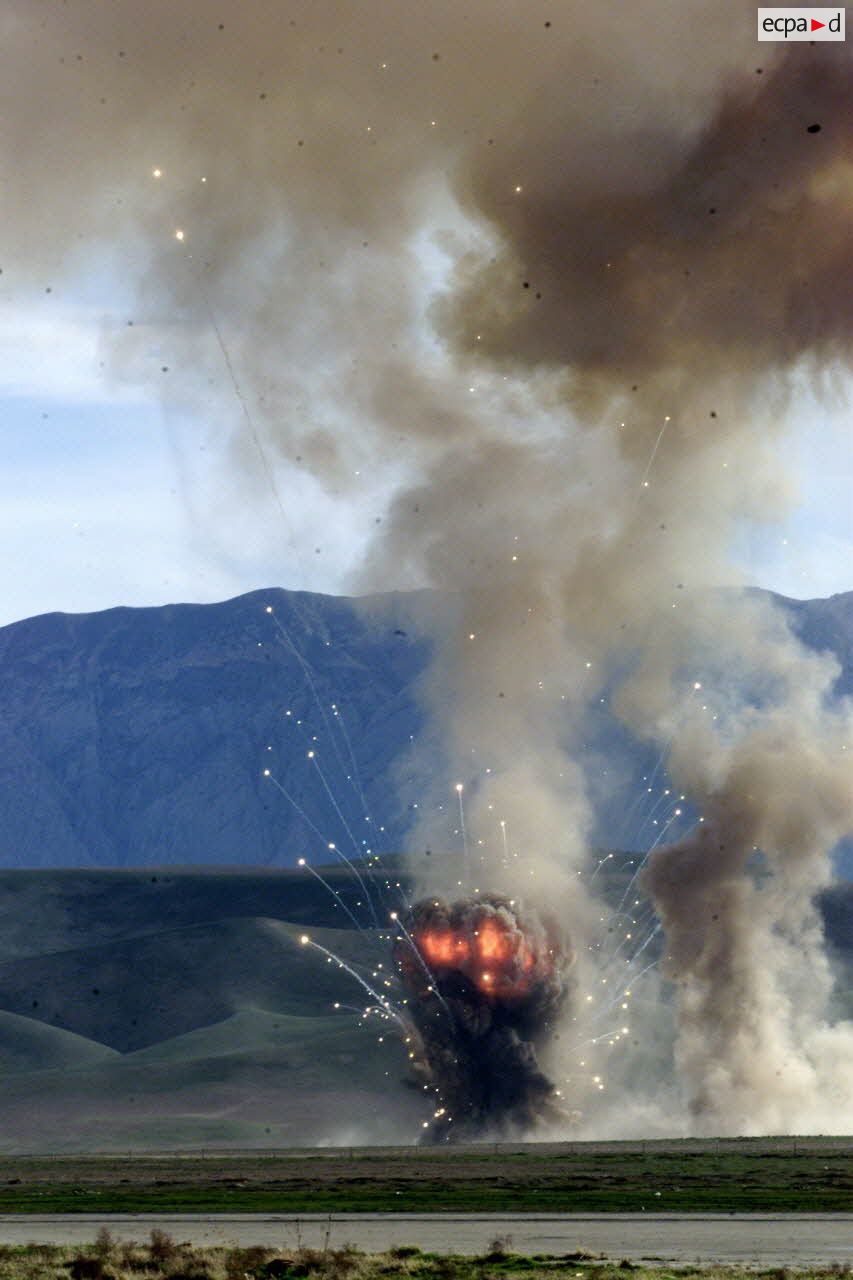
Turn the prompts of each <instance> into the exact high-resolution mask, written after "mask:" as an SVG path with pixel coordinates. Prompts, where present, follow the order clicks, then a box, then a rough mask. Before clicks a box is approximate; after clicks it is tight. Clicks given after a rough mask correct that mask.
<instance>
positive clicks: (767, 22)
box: [758, 5, 846, 43]
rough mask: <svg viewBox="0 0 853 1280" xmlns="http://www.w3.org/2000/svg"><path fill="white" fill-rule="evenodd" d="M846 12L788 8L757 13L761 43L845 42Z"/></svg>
mask: <svg viewBox="0 0 853 1280" xmlns="http://www.w3.org/2000/svg"><path fill="white" fill-rule="evenodd" d="M845 14H846V10H845V9H838V8H836V9H812V8H806V7H800V8H797V7H794V6H793V5H790V6H789V5H786V6H785V7H783V8H778V9H759V10H758V38H759V40H774V41H779V42H781V43H788V42H789V41H792V40H807V41H812V40H843V39H844V38H845V22H844V18H845Z"/></svg>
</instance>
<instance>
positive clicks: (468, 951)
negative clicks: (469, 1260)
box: [394, 894, 573, 1142]
mask: <svg viewBox="0 0 853 1280" xmlns="http://www.w3.org/2000/svg"><path fill="white" fill-rule="evenodd" d="M399 928H400V933H399V935H398V937H397V939H396V942H395V944H394V961H395V964H396V967H397V972H398V973H399V976H400V980H401V982H402V984H403V986H404V988H405V990H406V992H407V995H408V1008H409V1012H410V1014H411V1017H412V1020H413V1022H414V1025H415V1028H416V1030H417V1032H418V1036H419V1043H418V1046H417V1052H416V1056H415V1070H416V1072H417V1074H418V1077H419V1079H422V1080H423V1081H424V1082H425V1087H426V1088H427V1089H429V1090H431V1091H432V1092H433V1093H434V1094H435V1096H436V1099H437V1104H436V1110H435V1113H434V1117H433V1124H432V1126H431V1128H430V1129H429V1133H428V1140H429V1141H432V1142H449V1141H458V1140H460V1139H462V1138H470V1137H474V1136H478V1137H479V1136H482V1135H483V1134H484V1133H486V1132H492V1133H495V1134H507V1133H512V1132H515V1133H526V1132H528V1131H529V1130H531V1129H533V1128H536V1127H537V1125H540V1124H542V1123H543V1122H547V1121H549V1120H551V1121H553V1120H555V1119H558V1118H559V1117H560V1114H561V1113H560V1110H559V1107H558V1105H557V1096H558V1095H557V1093H556V1090H555V1088H554V1086H553V1084H552V1083H551V1081H550V1080H549V1079H548V1077H547V1076H546V1075H545V1074H544V1072H543V1071H542V1070H541V1068H540V1066H539V1062H538V1058H537V1050H538V1049H540V1048H541V1047H542V1045H543V1043H544V1042H545V1041H546V1040H547V1038H548V1035H549V1033H550V1032H551V1030H552V1028H553V1025H554V1020H555V1018H556V1015H557V1014H558V1012H559V1010H560V1009H561V1007H562V1004H563V1001H564V999H565V997H566V994H567V986H566V974H567V971H568V969H569V967H570V965H571V961H572V958H573V957H572V955H571V953H570V951H569V950H568V949H567V947H566V946H565V944H564V943H563V942H562V940H561V938H560V934H559V931H558V928H557V926H556V924H555V923H554V922H553V921H550V920H547V921H546V920H543V919H541V918H540V917H539V916H538V915H537V914H536V913H535V912H534V911H533V910H532V909H531V908H530V907H527V906H522V905H521V904H520V903H518V902H516V900H514V899H510V898H504V897H501V896H499V895H497V894H489V895H484V896H482V897H477V898H466V899H464V900H462V901H460V902H454V903H453V904H448V903H447V902H444V901H442V900H441V899H438V898H427V899H424V900H422V901H421V902H418V903H416V904H415V905H414V906H413V907H412V909H411V912H410V914H409V916H408V918H407V919H406V920H405V921H401V922H399Z"/></svg>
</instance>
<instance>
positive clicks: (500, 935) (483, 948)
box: [477, 920, 509, 960]
mask: <svg viewBox="0 0 853 1280" xmlns="http://www.w3.org/2000/svg"><path fill="white" fill-rule="evenodd" d="M479 934H480V936H479V938H478V940H477V949H478V951H479V952H480V955H481V956H482V957H483V959H484V960H505V959H506V958H507V953H508V951H509V939H508V938H507V936H506V934H505V933H504V931H503V930H502V929H499V928H498V926H497V924H496V923H495V922H494V920H487V921H486V922H485V924H484V925H483V927H482V929H480V931H479Z"/></svg>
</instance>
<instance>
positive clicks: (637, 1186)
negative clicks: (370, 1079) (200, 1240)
mask: <svg viewBox="0 0 853 1280" xmlns="http://www.w3.org/2000/svg"><path fill="white" fill-rule="evenodd" d="M652 1209H654V1210H659V1211H665V1212H679V1213H744V1212H755V1213H758V1212H765V1213H786V1212H798V1213H815V1212H817V1213H830V1212H853V1151H851V1148H850V1147H847V1149H842V1150H826V1151H822V1152H819V1153H815V1152H810V1153H802V1154H795V1153H793V1152H788V1153H786V1154H774V1153H772V1150H771V1151H769V1152H768V1151H763V1152H753V1153H749V1152H741V1151H736V1150H734V1151H733V1150H729V1151H719V1152H714V1151H699V1152H686V1151H683V1152H674V1151H672V1150H670V1151H663V1152H654V1151H650V1152H647V1153H645V1154H643V1153H637V1152H636V1151H634V1152H630V1151H626V1152H612V1151H611V1152H605V1153H602V1152H600V1151H599V1152H595V1151H592V1152H584V1151H582V1150H580V1149H575V1150H573V1151H571V1152H567V1153H563V1154H550V1155H537V1154H531V1153H530V1152H529V1151H526V1152H523V1153H512V1152H501V1153H495V1152H489V1151H484V1152H482V1153H474V1154H472V1153H470V1152H468V1153H466V1154H465V1155H464V1157H462V1156H461V1155H460V1156H457V1155H456V1154H455V1153H454V1152H453V1151H452V1150H450V1151H441V1152H433V1151H428V1150H425V1151H423V1152H417V1151H413V1152H410V1153H408V1154H406V1155H403V1156H397V1157H395V1158H388V1157H379V1156H371V1155H366V1154H362V1155H356V1156H353V1155H349V1156H347V1155H339V1156H338V1155H335V1156H329V1155H324V1156H323V1157H322V1158H318V1157H312V1156H310V1155H305V1154H303V1155H301V1156H296V1157H285V1156H275V1155H265V1156H245V1157H243V1156H224V1157H221V1158H217V1157H215V1156H214V1157H206V1158H204V1159H203V1160H202V1159H198V1158H193V1157H183V1158H172V1159H169V1158H162V1157H161V1158H159V1159H146V1158H145V1157H138V1158H130V1159H120V1158H117V1157H101V1158H93V1157H89V1158H86V1159H78V1160H75V1159H74V1158H73V1157H70V1158H67V1159H63V1160H54V1161H49V1160H44V1159H37V1158H31V1157H18V1158H6V1159H4V1160H2V1161H0V1212H2V1213H74V1212H79V1213H157V1212H172V1213H181V1212H184V1213H192V1212H196V1213H294V1214H300V1213H358V1212H364V1213H369V1212H383V1213H387V1212H395V1211H396V1212H401V1213H413V1212H414V1213H430V1212H436V1213H438V1212H447V1211H451V1212H456V1213H490V1212H491V1213H502V1212H512V1213H571V1212H595V1213H606V1212H621V1213H628V1212H640V1211H642V1210H645V1211H649V1210H652Z"/></svg>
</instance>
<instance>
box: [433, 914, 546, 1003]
mask: <svg viewBox="0 0 853 1280" xmlns="http://www.w3.org/2000/svg"><path fill="white" fill-rule="evenodd" d="M414 940H415V943H416V945H417V948H418V950H419V951H420V953H421V955H422V956H423V958H424V961H425V962H426V964H427V965H428V966H429V968H430V969H433V970H435V971H436V972H437V974H438V975H439V976H441V975H442V973H444V972H446V971H448V970H450V971H452V970H454V969H455V970H457V971H458V972H459V973H461V974H463V975H464V976H465V977H466V978H468V980H469V981H470V982H472V983H473V984H474V985H475V986H476V987H477V988H478V990H480V991H481V992H483V994H485V995H488V996H491V997H494V998H496V999H518V998H520V997H523V996H525V995H526V994H527V993H528V991H529V990H530V989H531V986H532V984H533V983H534V982H535V981H536V980H537V979H538V978H540V977H541V976H542V973H541V972H539V970H541V969H542V968H543V966H544V968H546V969H547V968H548V955H547V953H546V952H543V953H542V956H541V963H540V957H539V956H538V955H537V951H536V950H535V949H534V947H533V945H532V944H531V941H530V939H529V938H528V937H527V936H526V935H525V933H524V932H523V931H522V930H521V929H519V928H518V927H513V925H512V924H511V923H510V922H505V921H504V920H503V919H502V918H501V917H500V916H497V915H493V914H479V913H478V914H476V915H474V916H473V917H472V918H470V919H469V920H468V921H466V925H465V927H463V928H455V929H454V928H453V927H451V925H449V924H448V923H442V925H441V926H438V925H433V927H432V928H425V929H421V930H418V931H417V932H416V934H415V939H414Z"/></svg>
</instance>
